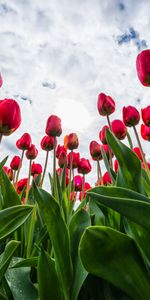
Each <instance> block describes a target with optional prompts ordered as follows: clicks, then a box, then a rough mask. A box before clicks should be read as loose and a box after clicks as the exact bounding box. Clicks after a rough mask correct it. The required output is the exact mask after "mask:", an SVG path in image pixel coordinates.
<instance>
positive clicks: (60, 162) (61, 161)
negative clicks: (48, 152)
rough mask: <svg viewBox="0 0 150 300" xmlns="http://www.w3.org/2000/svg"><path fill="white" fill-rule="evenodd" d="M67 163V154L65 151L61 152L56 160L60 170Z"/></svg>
mask: <svg viewBox="0 0 150 300" xmlns="http://www.w3.org/2000/svg"><path fill="white" fill-rule="evenodd" d="M66 163H67V154H66V151H61V152H60V154H59V158H58V165H59V167H60V168H63V166H64V165H65V164H66Z"/></svg>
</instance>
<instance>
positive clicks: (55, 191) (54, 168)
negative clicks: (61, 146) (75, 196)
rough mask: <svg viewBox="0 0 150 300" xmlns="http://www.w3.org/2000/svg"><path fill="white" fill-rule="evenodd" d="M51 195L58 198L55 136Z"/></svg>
mask: <svg viewBox="0 0 150 300" xmlns="http://www.w3.org/2000/svg"><path fill="white" fill-rule="evenodd" d="M53 195H54V197H55V198H56V199H57V198H58V193H57V181H56V137H54V149H53ZM57 200H58V199H57Z"/></svg>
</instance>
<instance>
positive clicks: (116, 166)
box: [114, 159, 119, 173]
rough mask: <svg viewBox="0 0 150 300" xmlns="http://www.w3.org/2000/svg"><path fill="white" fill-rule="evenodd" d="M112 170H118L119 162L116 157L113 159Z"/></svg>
mask: <svg viewBox="0 0 150 300" xmlns="http://www.w3.org/2000/svg"><path fill="white" fill-rule="evenodd" d="M114 170H115V172H116V173H117V172H118V170H119V163H118V160H117V159H115V160H114Z"/></svg>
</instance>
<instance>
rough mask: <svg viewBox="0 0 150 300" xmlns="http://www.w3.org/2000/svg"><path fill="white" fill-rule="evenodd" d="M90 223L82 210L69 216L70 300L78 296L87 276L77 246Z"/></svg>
mask: <svg viewBox="0 0 150 300" xmlns="http://www.w3.org/2000/svg"><path fill="white" fill-rule="evenodd" d="M90 225H91V220H90V216H89V214H88V213H87V212H86V211H85V210H84V209H80V210H78V211H77V212H76V213H75V214H74V215H73V216H72V218H71V221H70V225H69V230H70V239H71V256H72V263H73V269H74V278H73V286H72V289H71V300H75V299H77V297H78V294H79V291H80V288H81V286H82V284H83V282H84V280H85V278H86V276H87V272H86V270H85V269H84V267H83V265H82V263H81V260H80V257H79V253H78V247H79V242H80V239H81V236H82V234H83V232H84V230H85V229H86V227H87V226H90Z"/></svg>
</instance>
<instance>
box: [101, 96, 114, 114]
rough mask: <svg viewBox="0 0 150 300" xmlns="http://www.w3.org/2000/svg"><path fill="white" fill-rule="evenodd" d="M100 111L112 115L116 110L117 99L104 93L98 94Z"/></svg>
mask: <svg viewBox="0 0 150 300" xmlns="http://www.w3.org/2000/svg"><path fill="white" fill-rule="evenodd" d="M97 108H98V112H99V114H100V115H101V116H108V115H111V114H112V113H113V112H114V111H115V101H114V100H113V99H112V98H111V97H110V96H107V95H105V94H104V93H100V94H99V95H98V102H97Z"/></svg>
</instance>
